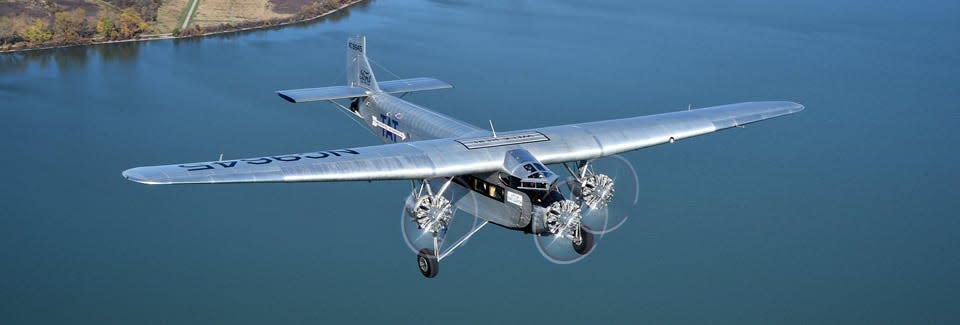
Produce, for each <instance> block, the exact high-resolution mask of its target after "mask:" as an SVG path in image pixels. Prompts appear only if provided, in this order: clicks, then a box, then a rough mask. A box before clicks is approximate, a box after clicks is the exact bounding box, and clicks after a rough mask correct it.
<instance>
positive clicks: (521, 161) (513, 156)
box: [501, 149, 589, 253]
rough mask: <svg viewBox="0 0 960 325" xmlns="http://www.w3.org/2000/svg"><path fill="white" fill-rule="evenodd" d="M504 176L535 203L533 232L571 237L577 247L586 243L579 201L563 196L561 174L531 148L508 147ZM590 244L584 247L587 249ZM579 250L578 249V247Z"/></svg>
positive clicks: (505, 180) (508, 182) (507, 182)
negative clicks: (560, 182) (528, 149)
mask: <svg viewBox="0 0 960 325" xmlns="http://www.w3.org/2000/svg"><path fill="white" fill-rule="evenodd" d="M503 169H504V171H503V173H501V180H502V181H503V182H504V183H505V184H508V185H509V186H510V187H512V188H515V189H518V190H521V191H523V192H524V193H526V194H527V196H529V197H530V200H531V202H532V203H533V211H532V214H533V223H532V225H531V232H533V233H535V234H538V235H546V236H558V237H562V238H565V239H567V240H570V241H571V242H572V243H573V244H574V247H577V246H578V245H582V244H584V237H585V235H584V233H585V232H584V231H581V227H580V226H581V219H582V216H581V210H580V205H581V204H580V203H579V202H578V201H577V200H574V198H573V195H567V197H565V196H564V194H563V193H561V192H560V188H559V187H558V180H559V179H560V177H559V176H558V175H557V173H555V172H553V171H552V170H550V169H549V168H547V167H546V166H545V165H544V164H543V163H541V162H540V161H539V160H537V158H536V157H534V156H533V154H531V153H530V152H529V151H527V150H524V149H515V150H510V151H507V154H506V156H505V157H504V161H503ZM588 250H589V248H586V249H584V253H585V252H586V251H588ZM578 252H579V250H578Z"/></svg>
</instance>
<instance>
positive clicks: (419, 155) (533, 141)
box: [123, 102, 804, 184]
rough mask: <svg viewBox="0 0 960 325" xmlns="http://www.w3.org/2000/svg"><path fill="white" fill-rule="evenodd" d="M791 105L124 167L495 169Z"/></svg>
mask: <svg viewBox="0 0 960 325" xmlns="http://www.w3.org/2000/svg"><path fill="white" fill-rule="evenodd" d="M803 109H804V107H803V105H800V104H797V103H793V102H747V103H738V104H730V105H722V106H714V107H708V108H701V109H696V110H690V111H679V112H671V113H664V114H657V115H649V116H641V117H633V118H625V119H617V120H607V121H599V122H590V123H581V124H570V125H562V126H554V127H546V128H537V129H529V130H522V131H515V132H498V134H497V137H496V138H494V137H492V136H491V137H480V138H476V137H475V138H469V139H467V138H463V139H460V138H449V139H437V140H425V141H415V142H407V143H396V144H386V145H378V146H369V147H359V148H350V149H338V150H328V151H318V152H310V153H300V154H287V155H276V156H266V157H258V158H250V159H238V160H226V161H212V162H201V163H191V164H176V165H165V166H150V167H138V168H133V169H128V170H126V171H124V172H123V176H124V177H126V178H127V179H129V180H131V181H135V182H139V183H145V184H197V183H245V182H308V181H314V182H325V181H326V182H328V181H358V180H399V179H424V178H431V177H440V176H454V175H464V174H473V173H482V172H492V171H496V170H499V169H500V165H501V164H502V163H503V157H504V154H505V153H506V151H508V150H510V149H515V148H518V147H522V148H524V149H527V150H528V151H529V152H530V153H532V154H533V155H535V156H536V157H537V158H538V159H540V160H541V161H542V162H544V163H547V164H551V163H561V162H567V161H577V160H585V159H592V158H597V157H603V156H608V155H613V154H618V153H622V152H626V151H632V150H637V149H641V148H645V147H649V146H653V145H657V144H662V143H666V142H670V141H671V140H680V139H684V138H689V137H693V136H697V135H701V134H706V133H711V132H714V131H718V130H722V129H727V128H732V127H737V126H741V125H745V124H749V123H754V122H757V121H762V120H766V119H770V118H774V117H778V116H783V115H788V114H792V113H796V112H799V111H801V110H803Z"/></svg>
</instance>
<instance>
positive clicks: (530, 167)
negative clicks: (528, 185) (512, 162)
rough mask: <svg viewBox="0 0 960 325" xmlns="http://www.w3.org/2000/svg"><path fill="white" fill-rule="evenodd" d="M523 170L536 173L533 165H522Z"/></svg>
mask: <svg viewBox="0 0 960 325" xmlns="http://www.w3.org/2000/svg"><path fill="white" fill-rule="evenodd" d="M523 169H525V170H526V171H528V172H531V173H532V172H535V171H537V170H536V169H534V168H533V164H525V165H523Z"/></svg>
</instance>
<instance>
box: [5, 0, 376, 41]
mask: <svg viewBox="0 0 960 325" xmlns="http://www.w3.org/2000/svg"><path fill="white" fill-rule="evenodd" d="M364 1H366V0H332V1H318V2H315V3H313V4H312V5H308V6H304V7H302V8H301V9H300V10H299V12H297V13H296V14H294V15H292V16H289V17H273V18H269V19H258V20H247V21H240V22H236V23H220V24H216V25H207V26H201V25H192V26H191V27H189V28H186V29H180V28H178V29H176V30H174V31H173V32H171V33H157V34H140V35H136V36H135V37H132V38H129V39H113V40H106V39H103V38H99V37H98V38H86V39H81V40H77V41H74V42H71V43H68V44H64V43H53V42H47V43H41V44H37V45H35V46H33V45H30V44H25V43H18V44H14V45H15V46H12V47H10V48H8V49H0V53H4V54H5V53H16V52H25V51H37V50H47V49H54V48H64V47H72V46H83V45H100V44H113V43H127V42H142V41H152V40H164V39H179V38H192V37H203V36H209V35H217V34H225V33H233V32H242V31H249V30H255V29H262V28H271V27H279V26H285V25H291V24H297V23H304V22H310V21H314V20H317V19H320V18H323V17H326V16H328V15H330V14H333V13H336V12H338V11H340V10H343V9H346V8H348V7H350V6H353V5H355V4H358V3H361V2H364ZM186 14H187V15H191V14H193V13H192V12H188V13H186ZM189 19H190V17H189V16H187V17H184V20H186V21H189ZM183 26H186V24H184V25H183Z"/></svg>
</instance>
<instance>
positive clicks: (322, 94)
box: [277, 35, 453, 103]
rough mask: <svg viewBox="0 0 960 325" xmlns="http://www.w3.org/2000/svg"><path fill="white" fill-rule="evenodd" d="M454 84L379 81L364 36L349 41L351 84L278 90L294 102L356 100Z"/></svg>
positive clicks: (349, 76)
mask: <svg viewBox="0 0 960 325" xmlns="http://www.w3.org/2000/svg"><path fill="white" fill-rule="evenodd" d="M447 88H453V85H451V84H449V83H446V82H443V81H440V80H437V79H433V78H423V77H420V78H409V79H398V80H387V81H383V82H379V83H378V82H377V79H376V78H375V77H374V76H373V69H371V68H370V62H369V61H368V59H367V39H366V37H364V36H362V35H357V36H352V37H350V38H349V39H348V40H347V85H346V86H327V87H317V88H303V89H287V90H280V91H277V95H280V97H282V98H283V99H286V100H287V101H289V102H291V103H305V102H314V101H321V100H337V99H347V98H350V99H354V98H357V97H366V96H369V95H371V94H372V93H388V94H396V93H408V92H414V91H424V90H434V89H447Z"/></svg>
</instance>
